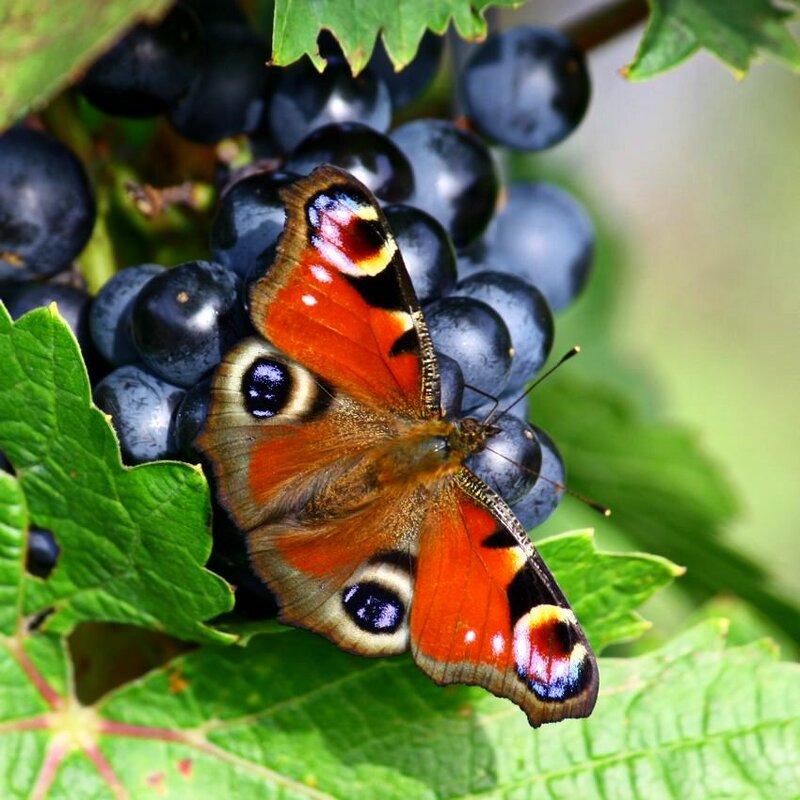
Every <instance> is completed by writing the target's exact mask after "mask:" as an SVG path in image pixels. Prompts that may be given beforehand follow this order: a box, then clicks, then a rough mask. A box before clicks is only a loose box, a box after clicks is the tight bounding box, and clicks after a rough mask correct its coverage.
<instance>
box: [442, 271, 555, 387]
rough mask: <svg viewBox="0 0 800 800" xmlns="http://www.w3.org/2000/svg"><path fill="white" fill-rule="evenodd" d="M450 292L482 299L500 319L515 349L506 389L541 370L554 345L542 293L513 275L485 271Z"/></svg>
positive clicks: (528, 378)
mask: <svg viewBox="0 0 800 800" xmlns="http://www.w3.org/2000/svg"><path fill="white" fill-rule="evenodd" d="M453 294H454V295H458V296H461V297H472V298H474V299H475V300H482V301H483V302H484V303H486V305H488V306H490V307H491V308H493V309H494V310H495V311H496V312H497V313H498V314H499V315H500V316H501V317H502V318H503V322H505V323H506V325H507V326H508V332H509V333H510V334H511V346H512V347H513V348H514V363H513V364H512V365H511V374H510V375H509V377H508V384H507V385H506V392H508V391H509V390H513V389H520V388H521V387H522V386H524V385H525V383H526V382H527V381H529V380H530V379H531V377H533V375H534V374H535V373H536V372H537V371H538V370H539V369H541V367H542V365H543V364H544V362H545V361H546V360H547V356H548V355H549V354H550V348H551V347H552V346H553V334H554V324H553V315H552V313H551V312H550V307H549V306H548V305H547V301H546V300H545V299H544V297H543V295H542V293H541V292H540V291H539V290H538V289H536V288H535V287H533V286H531V284H530V283H528V282H527V281H525V280H523V279H522V278H518V277H517V276H516V275H510V274H508V273H503V272H490V271H486V272H477V273H475V274H474V275H471V276H470V277H468V278H465V279H464V280H462V281H460V282H459V283H458V285H457V286H456V288H455V290H454V291H453Z"/></svg>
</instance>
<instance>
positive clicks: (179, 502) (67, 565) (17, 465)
mask: <svg viewBox="0 0 800 800" xmlns="http://www.w3.org/2000/svg"><path fill="white" fill-rule="evenodd" d="M0 364H2V365H3V369H2V376H1V377H0V450H3V451H4V452H5V454H6V456H7V457H8V459H9V461H10V462H11V464H12V465H13V467H14V469H15V471H16V474H17V477H18V479H19V482H20V485H21V487H22V490H23V492H24V495H25V505H26V507H27V509H28V513H29V514H30V519H31V521H32V523H33V524H35V525H36V526H38V527H40V528H43V529H45V530H49V531H52V532H53V533H54V534H55V538H56V541H57V543H58V545H59V547H60V548H61V554H60V556H59V558H58V562H57V564H56V567H55V569H54V570H53V572H52V573H51V574H50V576H49V577H48V579H47V580H41V579H39V578H36V577H33V576H32V575H26V576H25V578H24V580H23V581H22V583H21V584H20V585H19V586H20V587H21V588H18V589H17V591H19V592H20V596H19V597H18V598H17V605H18V606H19V607H20V610H21V613H22V614H23V615H25V616H29V615H34V614H39V613H42V612H44V611H45V610H51V611H50V614H49V616H48V618H47V620H46V621H45V623H44V626H45V628H46V629H48V630H51V631H54V632H62V633H63V632H67V631H69V630H70V629H71V628H72V627H73V626H74V625H75V624H76V623H77V622H80V621H82V620H108V621H115V622H123V623H128V624H135V625H141V626H144V627H150V628H155V629H159V630H164V631H167V632H169V633H172V634H173V635H175V636H178V637H181V638H184V639H190V640H196V641H219V640H221V639H223V638H225V637H224V636H223V634H220V633H219V632H216V631H214V630H213V629H211V628H209V627H207V626H206V625H204V624H203V620H206V619H209V618H210V617H213V616H216V615H218V614H220V613H222V612H224V611H226V610H228V609H229V608H230V606H231V598H232V595H231V591H230V589H229V587H228V586H227V584H225V582H224V581H222V579H220V578H219V577H217V576H216V575H213V574H212V573H210V572H208V571H207V570H205V569H204V568H203V566H202V565H203V564H204V563H205V561H206V559H207V558H208V555H209V552H210V549H211V536H210V533H209V528H208V523H209V515H210V502H209V496H208V485H207V483H206V480H205V478H204V477H203V475H202V472H200V470H199V468H195V467H191V466H189V465H187V464H178V463H169V462H161V463H156V464H147V465H143V466H140V467H136V468H133V469H129V468H127V467H123V465H122V463H121V461H120V454H119V446H118V444H117V442H116V438H115V436H114V433H113V430H112V428H111V426H110V424H109V422H108V419H107V418H106V417H105V416H104V415H103V414H102V413H101V412H100V411H99V410H97V409H96V408H94V407H93V406H92V405H91V401H90V389H89V381H88V378H87V375H86V370H85V368H84V366H83V362H82V360H81V357H80V351H79V350H78V345H77V342H76V341H75V339H74V337H73V336H72V333H71V332H70V330H69V328H67V326H66V325H65V324H64V323H63V321H62V320H61V319H60V318H59V317H58V315H57V311H56V310H55V307H51V308H50V309H40V310H37V311H34V312H32V313H30V314H26V315H25V316H24V317H22V318H21V319H20V320H19V321H18V322H17V323H16V324H13V323H12V322H11V319H10V317H9V316H8V314H7V312H6V310H5V308H3V307H2V306H0ZM0 530H2V528H0ZM0 541H2V539H0ZM2 569H8V566H7V565H6V566H4V567H2ZM0 576H2V577H1V578H0V584H2V591H4V592H6V591H8V592H10V591H12V590H13V584H10V585H6V583H7V578H6V577H5V575H4V574H3V572H0ZM2 614H3V612H0V626H1V625H2V623H3V619H4V618H3V616H2Z"/></svg>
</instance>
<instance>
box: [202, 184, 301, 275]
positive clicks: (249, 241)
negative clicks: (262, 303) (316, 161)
mask: <svg viewBox="0 0 800 800" xmlns="http://www.w3.org/2000/svg"><path fill="white" fill-rule="evenodd" d="M296 177H297V176H296V175H293V174H291V173H288V172H259V173H257V174H255V175H249V176H247V177H246V178H242V179H241V180H238V181H236V183H234V184H233V185H232V186H231V187H230V188H229V189H228V191H227V192H225V194H224V195H223V196H222V199H221V200H220V202H219V207H218V208H217V213H216V215H215V217H214V222H213V224H212V226H211V252H212V254H213V256H214V260H215V261H216V262H218V263H219V264H222V265H223V266H226V267H228V268H229V269H232V270H233V271H234V272H236V273H237V274H238V275H240V276H242V277H244V276H245V275H246V274H247V273H248V271H249V270H250V269H251V268H252V266H253V264H254V263H255V262H256V261H259V260H262V259H263V258H264V256H265V253H266V252H267V251H269V250H270V248H272V247H273V246H274V245H275V243H276V242H277V241H278V237H279V236H280V235H281V232H282V231H283V225H284V222H285V220H286V213H285V211H284V206H283V200H281V198H280V194H279V193H280V190H281V189H282V188H283V187H285V186H288V185H289V184H290V183H291V182H292V181H293V180H295V179H296Z"/></svg>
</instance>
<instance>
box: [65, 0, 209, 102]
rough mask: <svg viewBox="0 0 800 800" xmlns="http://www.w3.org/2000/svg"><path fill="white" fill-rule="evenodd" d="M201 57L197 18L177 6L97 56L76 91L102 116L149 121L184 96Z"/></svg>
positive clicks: (136, 29) (200, 40)
mask: <svg viewBox="0 0 800 800" xmlns="http://www.w3.org/2000/svg"><path fill="white" fill-rule="evenodd" d="M201 57H202V38H201V34H200V27H199V25H198V22H197V19H196V18H195V16H194V15H193V14H192V13H191V12H190V11H188V10H187V9H186V8H185V7H184V6H182V5H180V4H179V5H176V6H175V7H174V8H173V9H172V10H171V11H170V13H169V14H167V16H166V17H165V18H164V19H163V20H161V21H160V22H158V23H156V24H148V23H142V24H141V25H137V26H136V27H135V28H134V29H133V30H131V31H130V32H129V33H127V34H126V35H125V36H124V37H123V38H122V39H120V41H119V42H117V43H116V44H115V45H114V46H113V47H112V48H111V49H110V50H108V51H107V52H106V53H104V54H103V55H102V56H100V58H98V59H97V61H95V62H94V64H92V66H91V67H90V68H89V71H88V72H87V73H86V75H85V76H84V78H83V80H82V81H81V83H80V90H81V91H82V92H83V94H84V96H85V97H86V99H87V100H88V101H89V102H90V103H91V104H92V105H94V106H96V107H97V108H99V109H100V110H101V111H105V112H106V113H107V114H116V115H119V116H122V117H151V116H155V115H156V114H161V113H163V112H164V111H167V110H168V109H169V108H170V107H171V106H172V105H173V104H174V103H176V102H177V101H178V100H179V99H180V98H181V97H182V96H183V95H184V94H185V93H186V90H187V89H188V88H189V84H190V83H191V81H192V79H193V78H194V77H195V74H196V72H197V70H198V67H199V65H200V61H201Z"/></svg>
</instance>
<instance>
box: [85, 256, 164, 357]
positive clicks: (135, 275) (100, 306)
mask: <svg viewBox="0 0 800 800" xmlns="http://www.w3.org/2000/svg"><path fill="white" fill-rule="evenodd" d="M163 271H164V267H161V266H159V265H158V264H142V265H140V266H136V267H127V268H126V269H123V270H120V271H119V272H118V273H117V274H116V275H114V277H113V278H111V280H109V281H108V282H107V283H106V284H105V285H104V286H103V288H102V289H101V290H100V292H99V293H98V295H97V297H95V299H94V302H93V303H92V308H91V311H90V312H89V328H90V330H91V334H92V339H93V340H94V343H95V345H96V346H97V349H98V350H99V351H100V354H101V355H102V356H103V358H105V360H106V361H108V363H109V364H113V365H114V366H115V367H121V366H122V365H123V364H133V363H134V362H136V361H138V360H139V351H138V350H137V349H136V345H135V344H134V343H133V332H132V331H131V312H132V311H133V301H134V300H135V299H136V297H137V295H138V294H139V291H140V290H141V288H142V287H143V286H144V285H145V284H146V283H148V282H149V281H150V279H151V278H154V277H155V276H156V275H158V274H159V273H160V272H163Z"/></svg>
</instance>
